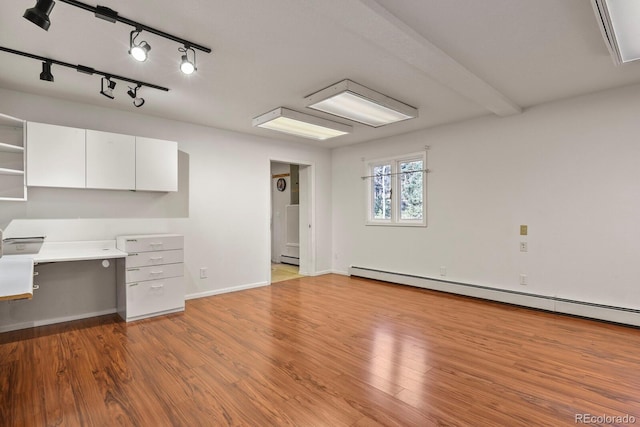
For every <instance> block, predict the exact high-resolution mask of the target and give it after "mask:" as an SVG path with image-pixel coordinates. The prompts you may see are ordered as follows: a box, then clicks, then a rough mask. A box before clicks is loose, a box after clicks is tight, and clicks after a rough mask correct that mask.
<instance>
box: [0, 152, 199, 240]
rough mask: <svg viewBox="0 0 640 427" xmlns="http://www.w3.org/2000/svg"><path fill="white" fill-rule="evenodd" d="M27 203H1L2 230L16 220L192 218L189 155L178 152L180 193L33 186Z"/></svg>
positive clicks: (0, 220) (0, 221)
mask: <svg viewBox="0 0 640 427" xmlns="http://www.w3.org/2000/svg"><path fill="white" fill-rule="evenodd" d="M27 194H28V201H26V202H0V228H7V226H8V225H9V223H10V222H11V221H12V220H14V219H75V218H188V217H189V154H188V153H185V152H183V151H178V191H177V192H170V193H164V192H152V191H122V190H89V189H75V188H45V187H29V188H28V190H27Z"/></svg>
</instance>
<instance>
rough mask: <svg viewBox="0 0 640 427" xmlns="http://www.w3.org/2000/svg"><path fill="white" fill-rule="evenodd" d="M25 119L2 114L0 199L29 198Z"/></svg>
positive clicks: (0, 127)
mask: <svg viewBox="0 0 640 427" xmlns="http://www.w3.org/2000/svg"><path fill="white" fill-rule="evenodd" d="M25 140H26V138H25V121H24V120H21V119H17V118H15V117H11V116H7V115H5V114H0V201H3V200H4V201H11V200H13V201H24V200H27V187H26V185H25V156H24V153H25V150H24V147H25Z"/></svg>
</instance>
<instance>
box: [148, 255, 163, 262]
mask: <svg viewBox="0 0 640 427" xmlns="http://www.w3.org/2000/svg"><path fill="white" fill-rule="evenodd" d="M149 259H150V260H151V261H162V260H163V259H164V257H163V256H157V257H150V258H149Z"/></svg>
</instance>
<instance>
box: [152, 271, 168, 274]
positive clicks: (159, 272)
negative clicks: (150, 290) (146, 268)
mask: <svg viewBox="0 0 640 427" xmlns="http://www.w3.org/2000/svg"><path fill="white" fill-rule="evenodd" d="M162 273H164V272H163V271H162V270H160V271H150V272H149V274H162Z"/></svg>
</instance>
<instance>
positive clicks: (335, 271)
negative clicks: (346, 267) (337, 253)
mask: <svg viewBox="0 0 640 427" xmlns="http://www.w3.org/2000/svg"><path fill="white" fill-rule="evenodd" d="M330 273H331V274H339V275H340V276H350V274H349V272H348V271H342V270H331V271H330Z"/></svg>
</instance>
